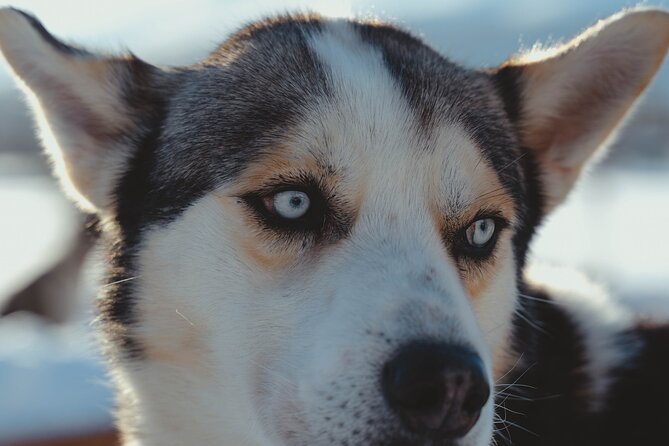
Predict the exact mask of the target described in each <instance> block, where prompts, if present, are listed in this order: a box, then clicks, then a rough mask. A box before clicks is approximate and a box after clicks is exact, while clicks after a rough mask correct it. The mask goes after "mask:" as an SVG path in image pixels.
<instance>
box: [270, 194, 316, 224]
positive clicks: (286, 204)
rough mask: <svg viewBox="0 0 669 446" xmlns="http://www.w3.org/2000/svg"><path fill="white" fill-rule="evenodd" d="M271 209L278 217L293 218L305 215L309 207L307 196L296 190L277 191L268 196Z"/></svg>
mask: <svg viewBox="0 0 669 446" xmlns="http://www.w3.org/2000/svg"><path fill="white" fill-rule="evenodd" d="M270 201H271V207H272V211H273V212H274V213H276V214H277V215H278V216H279V217H282V218H285V219H287V220H295V219H298V218H300V217H303V216H304V215H306V213H307V212H308V211H309V208H310V207H311V200H310V199H309V196H308V195H307V194H306V193H304V192H302V191H297V190H287V191H283V192H279V193H277V194H274V195H273V196H271V197H270Z"/></svg>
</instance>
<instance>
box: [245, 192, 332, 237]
mask: <svg viewBox="0 0 669 446" xmlns="http://www.w3.org/2000/svg"><path fill="white" fill-rule="evenodd" d="M288 191H296V192H302V193H304V194H306V195H307V197H309V202H310V206H309V209H308V210H307V212H306V213H305V214H304V215H302V216H301V217H298V218H285V217H282V216H280V215H279V214H277V213H276V211H274V209H269V208H268V207H267V205H266V202H267V199H268V198H269V199H271V198H272V197H273V196H274V195H276V194H279V193H281V192H288ZM240 198H241V199H242V200H243V202H244V203H245V204H246V205H247V206H248V207H249V208H250V209H251V210H252V211H253V213H254V214H255V216H256V218H257V219H258V220H259V221H260V222H261V223H262V224H263V225H264V226H266V227H268V228H270V229H273V230H276V231H290V232H317V231H320V230H321V229H322V228H323V225H324V223H325V214H326V209H327V206H326V203H325V199H324V198H323V194H322V193H321V192H320V190H319V188H317V187H316V186H315V185H304V184H281V185H278V186H270V187H266V188H263V189H262V190H260V191H258V192H250V193H247V194H244V195H242V196H241V197H240Z"/></svg>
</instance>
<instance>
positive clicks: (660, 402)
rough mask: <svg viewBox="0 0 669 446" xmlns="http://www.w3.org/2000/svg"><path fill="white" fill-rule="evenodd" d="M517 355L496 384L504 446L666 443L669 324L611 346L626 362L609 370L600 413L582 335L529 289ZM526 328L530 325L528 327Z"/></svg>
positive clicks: (559, 309) (636, 331) (626, 335)
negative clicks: (594, 407)
mask: <svg viewBox="0 0 669 446" xmlns="http://www.w3.org/2000/svg"><path fill="white" fill-rule="evenodd" d="M523 294H524V295H525V296H530V297H524V298H521V301H520V307H521V309H520V311H521V312H522V316H523V317H517V318H516V320H515V332H514V335H513V339H514V344H513V350H514V352H515V354H516V355H517V356H518V357H519V358H520V360H519V362H518V365H517V366H516V367H515V370H514V372H512V373H510V374H509V375H507V376H505V377H504V379H503V382H502V383H499V386H500V387H501V389H498V391H501V393H500V394H499V395H498V397H497V403H498V404H500V407H499V408H498V409H497V413H498V415H499V417H500V419H501V420H505V421H506V422H507V423H505V422H498V423H497V425H496V428H497V429H498V431H497V434H496V440H497V443H498V444H499V445H513V446H538V445H540V446H564V445H570V446H629V445H648V446H660V445H666V444H669V429H668V428H667V425H666V422H667V420H669V406H667V404H666V401H667V400H668V399H669V389H668V388H667V386H666V385H665V384H664V380H665V379H666V377H667V376H669V375H668V374H669V325H665V326H643V325H641V326H638V327H636V328H633V329H630V330H627V331H624V332H621V333H619V334H618V335H617V337H616V338H615V339H613V341H614V344H615V346H616V347H617V348H619V349H620V351H621V352H627V353H628V361H627V362H624V363H622V364H619V365H618V366H615V368H614V369H612V370H611V376H612V377H613V381H612V383H611V385H610V387H609V388H608V389H607V394H606V396H605V401H604V404H603V406H602V408H601V409H599V410H592V409H591V406H590V399H591V386H592V382H591V381H590V379H591V378H590V377H589V376H587V375H586V374H585V372H584V365H585V364H586V363H587V362H588V361H589V360H591V358H590V357H589V354H588V351H587V350H586V349H585V346H584V343H583V339H582V335H581V334H580V333H581V330H584V329H587V327H585V328H583V327H581V328H579V327H577V325H576V324H575V323H574V322H572V319H571V318H570V316H569V314H568V312H567V311H566V310H565V308H564V307H563V306H562V305H561V304H560V303H558V302H556V301H554V300H553V299H552V298H551V297H550V295H548V294H546V293H545V292H542V291H539V290H531V289H529V290H524V292H523ZM528 321H529V322H528Z"/></svg>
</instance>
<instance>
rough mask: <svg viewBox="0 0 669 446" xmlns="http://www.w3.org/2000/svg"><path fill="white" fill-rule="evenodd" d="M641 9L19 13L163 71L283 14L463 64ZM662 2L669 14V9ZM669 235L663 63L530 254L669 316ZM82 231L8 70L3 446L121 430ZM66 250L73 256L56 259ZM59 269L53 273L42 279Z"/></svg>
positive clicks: (252, 2)
mask: <svg viewBox="0 0 669 446" xmlns="http://www.w3.org/2000/svg"><path fill="white" fill-rule="evenodd" d="M633 4H635V3H633V2H627V1H619V0H589V1H587V2H584V1H581V0H559V1H542V2H537V1H535V0H507V1H492V0H440V1H437V0H412V1H411V2H402V1H387V2H380V1H376V2H375V1H371V0H370V1H356V2H346V1H341V0H332V1H330V0H324V1H321V2H313V3H310V4H308V3H305V2H303V1H302V2H297V1H291V0H287V1H282V2H273V1H268V0H266V1H263V0H190V1H188V2H182V1H176V0H116V1H114V2H111V1H109V2H104V1H102V2H90V1H79V0H75V1H59V2H54V1H51V0H33V1H29V0H26V1H15V2H14V3H13V6H16V7H19V8H22V9H25V10H28V11H31V12H32V13H34V14H35V15H36V16H37V17H39V19H40V20H42V21H43V23H44V24H45V25H46V27H47V28H48V29H49V30H50V31H51V32H52V33H54V34H55V35H56V36H59V37H61V38H64V39H65V40H68V41H73V42H77V43H80V44H85V45H87V46H90V47H92V48H98V49H102V50H107V51H110V50H111V51H114V50H123V49H131V50H132V51H133V52H134V53H135V54H137V55H138V56H140V57H142V58H144V59H146V60H148V61H149V62H152V63H154V64H166V65H180V64H189V63H193V62H196V61H198V60H199V59H201V58H202V57H204V56H205V55H206V54H207V53H208V52H209V51H210V50H212V49H213V48H214V47H215V46H216V44H217V43H218V42H220V41H221V40H222V39H224V38H225V36H226V35H227V34H229V33H230V32H232V31H234V30H235V29H236V28H237V27H239V26H240V25H241V24H244V23H246V22H248V21H250V20H253V19H256V18H260V17H262V16H263V15H266V14H270V13H275V12H286V11H294V10H296V9H299V10H304V9H310V10H315V11H319V12H323V13H326V14H330V15H336V16H349V15H363V16H367V15H376V16H380V17H382V18H385V19H390V20H393V21H396V22H399V23H400V24H402V25H404V26H406V27H408V28H409V29H411V30H413V31H414V32H415V33H419V34H420V35H421V36H422V37H424V39H425V40H426V41H428V42H430V43H431V44H432V45H433V46H435V47H436V48H437V49H439V50H440V51H442V52H443V53H445V54H448V55H449V56H450V57H451V58H452V59H454V60H456V61H459V62H461V63H463V64H466V65H469V66H473V67H485V66H493V65H497V64H499V63H501V62H502V61H503V60H504V59H505V58H506V57H508V56H509V55H510V54H512V53H513V52H515V51H516V50H517V49H518V48H523V47H524V48H528V47H531V46H532V45H533V44H534V43H535V42H537V41H541V42H551V41H552V42H556V41H558V39H561V38H566V37H570V36H572V35H574V34H576V33H578V32H579V31H580V30H582V29H583V28H585V27H586V26H588V25H590V24H592V23H593V22H594V21H596V20H597V19H601V18H604V17H606V16H608V15H610V14H612V13H614V12H616V11H617V10H619V9H621V8H623V7H625V6H630V5H633ZM653 5H657V6H665V7H666V6H667V2H666V1H665V2H654V3H653ZM668 224H669V63H665V66H664V67H663V69H662V71H661V72H660V73H659V76H658V78H657V79H656V80H655V82H654V84H653V85H652V86H651V88H650V91H649V92H648V93H647V94H646V97H645V100H644V101H643V103H642V104H641V106H639V107H638V108H637V110H636V112H635V114H634V116H633V118H632V119H630V120H629V122H628V125H627V126H626V127H625V129H624V130H623V131H622V132H621V134H620V137H619V139H618V141H617V143H615V145H614V146H613V147H612V148H611V150H610V153H609V154H608V156H607V157H606V158H605V159H603V160H602V161H600V162H599V163H598V164H597V165H596V166H595V167H593V168H592V169H591V172H590V174H589V175H588V176H587V178H586V179H585V180H583V181H582V182H581V183H580V184H579V186H578V189H577V191H576V192H575V193H574V194H573V195H572V196H571V197H570V199H569V201H568V203H567V204H566V205H564V206H563V207H562V208H560V209H559V211H558V212H557V213H556V214H555V215H553V217H552V218H550V219H549V220H548V221H547V222H546V223H545V224H544V227H543V228H542V230H541V233H540V236H539V237H538V239H537V240H536V241H535V244H534V247H533V250H532V257H533V259H536V260H539V261H543V262H549V263H555V264H562V265H568V266H572V267H574V268H578V269H580V270H583V271H586V272H587V273H588V274H589V275H590V276H591V277H593V278H595V279H596V280H598V281H600V282H601V283H603V284H605V285H606V286H607V287H608V288H609V289H610V290H611V291H612V292H613V293H615V295H616V296H617V297H618V298H619V299H621V300H622V301H623V302H625V303H626V304H629V305H634V306H635V307H637V308H640V311H643V312H646V313H648V314H653V313H654V312H655V311H657V310H659V309H663V313H665V314H666V313H667V309H668V308H669V292H667V291H666V285H667V283H668V282H669V281H668V280H667V279H668V276H669V249H667V248H669V231H665V229H666V228H665V227H666V226H667V225H668ZM80 227H81V217H80V216H79V215H78V214H77V212H76V211H75V210H74V209H73V207H72V206H71V205H69V204H68V203H67V201H66V200H65V199H64V198H63V197H62V195H61V194H60V192H59V190H58V187H57V185H56V183H55V182H54V181H53V179H52V178H51V176H50V174H49V171H48V166H47V165H46V162H45V158H44V157H43V156H42V155H41V153H40V149H39V147H38V144H37V141H36V140H35V137H34V136H33V125H32V122H31V119H30V115H29V113H28V110H27V108H26V106H25V102H24V100H23V98H22V96H21V94H20V91H19V90H18V89H17V88H16V86H15V83H14V82H13V80H12V77H11V74H10V72H9V70H8V68H7V66H6V65H4V62H0V271H1V273H0V311H3V309H4V311H3V312H4V313H8V314H6V315H5V316H4V317H0V445H28V444H30V445H37V444H40V445H41V444H113V434H109V435H106V433H107V432H111V426H112V416H111V410H112V407H113V397H112V390H111V388H110V387H109V384H108V380H107V378H106V371H105V367H104V366H103V365H102V364H101V362H100V357H99V355H98V354H97V352H96V347H95V337H94V335H93V332H92V328H91V321H92V320H93V318H94V312H93V309H92V308H93V307H92V302H93V299H94V296H95V289H96V286H97V283H98V280H99V279H98V276H99V274H98V271H97V268H96V267H95V261H94V260H92V259H91V258H86V257H85V256H84V255H83V253H85V252H86V247H87V242H86V240H85V239H81V238H80V236H79V229H80ZM67 253H71V254H72V255H70V256H69V257H68V258H69V260H68V261H67V262H65V263H59V262H60V261H61V259H62V258H63V256H64V255H65V254H67ZM82 264H83V271H84V273H83V274H82V275H81V276H80V277H79V280H78V281H77V283H74V281H73V279H72V277H76V274H75V276H72V274H69V273H68V272H72V271H77V270H79V266H80V265H82ZM54 265H58V268H57V270H56V274H50V275H47V276H42V277H41V280H40V281H39V282H37V283H35V282H34V281H35V279H36V278H37V277H40V276H41V275H42V274H43V273H45V272H46V271H48V270H50V269H51V268H52V267H53V266H54ZM63 277H65V278H67V279H65V280H64V279H63ZM19 310H29V311H19ZM36 314H37V315H36ZM98 434H101V435H98ZM75 438H81V439H80V440H75ZM53 439H60V440H59V441H60V442H53ZM45 441H49V442H45ZM77 441H79V443H77ZM109 442H111V443H109Z"/></svg>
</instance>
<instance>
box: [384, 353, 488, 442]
mask: <svg viewBox="0 0 669 446" xmlns="http://www.w3.org/2000/svg"><path fill="white" fill-rule="evenodd" d="M485 375H486V374H485V371H484V369H483V364H482V361H481V358H480V357H479V356H478V355H477V354H476V353H474V352H472V351H471V350H468V349H465V348H463V347H459V346H454V345H447V344H438V343H427V342H413V343H411V344H409V345H406V346H405V347H403V348H401V349H400V350H399V351H398V353H397V355H396V356H395V357H394V358H393V359H392V360H391V361H389V362H388V363H386V364H385V366H384V368H383V377H382V386H383V392H384V395H385V397H386V400H387V401H388V403H389V404H390V407H391V408H392V409H393V410H394V411H395V412H396V413H397V414H398V415H399V417H400V419H401V420H402V422H403V423H404V424H405V426H406V427H407V428H408V429H409V430H411V431H412V432H415V433H418V434H424V435H428V436H431V437H435V436H436V437H437V438H443V439H446V438H450V439H453V438H460V437H462V436H464V435H465V434H466V433H467V432H469V431H470V430H471V428H472V427H474V424H476V421H477V420H478V418H479V415H480V414H481V409H482V408H483V406H484V405H485V404H486V402H487V401H488V398H489V397H490V386H489V385H488V382H487V380H486V378H485Z"/></svg>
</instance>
